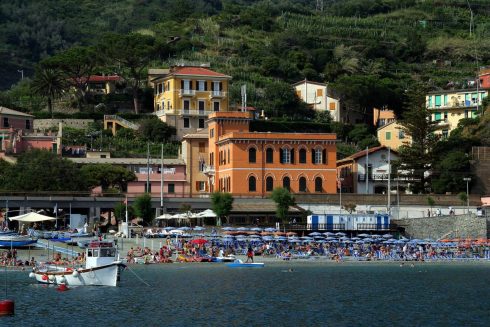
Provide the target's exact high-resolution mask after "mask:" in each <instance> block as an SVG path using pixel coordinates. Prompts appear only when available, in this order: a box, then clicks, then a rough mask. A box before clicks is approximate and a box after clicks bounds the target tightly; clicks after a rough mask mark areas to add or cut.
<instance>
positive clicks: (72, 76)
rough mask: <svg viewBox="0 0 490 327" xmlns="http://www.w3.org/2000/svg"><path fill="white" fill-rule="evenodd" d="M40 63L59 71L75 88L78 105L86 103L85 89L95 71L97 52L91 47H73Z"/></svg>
mask: <svg viewBox="0 0 490 327" xmlns="http://www.w3.org/2000/svg"><path fill="white" fill-rule="evenodd" d="M41 65H43V66H44V67H48V68H51V69H56V70H57V71H58V72H61V73H62V75H63V77H64V78H65V80H67V81H69V83H70V84H71V85H73V86H74V87H75V89H76V97H77V100H78V105H79V107H80V108H81V107H82V105H85V104H86V90H87V84H88V82H89V78H90V75H92V74H94V73H95V72H96V67H97V52H96V51H95V49H94V48H93V47H80V46H77V47H73V48H70V49H68V50H65V51H63V52H60V53H59V54H57V55H55V56H53V57H50V58H47V59H45V60H43V61H42V62H41Z"/></svg>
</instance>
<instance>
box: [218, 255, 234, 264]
mask: <svg viewBox="0 0 490 327" xmlns="http://www.w3.org/2000/svg"><path fill="white" fill-rule="evenodd" d="M235 260H236V258H235V256H234V255H227V256H226V257H223V256H221V257H213V260H212V262H234V261H235Z"/></svg>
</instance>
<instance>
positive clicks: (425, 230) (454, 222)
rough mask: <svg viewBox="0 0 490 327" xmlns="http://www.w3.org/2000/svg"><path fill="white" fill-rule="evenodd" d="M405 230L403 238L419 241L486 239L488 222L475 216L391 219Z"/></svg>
mask: <svg viewBox="0 0 490 327" xmlns="http://www.w3.org/2000/svg"><path fill="white" fill-rule="evenodd" d="M392 223H394V224H396V225H398V227H401V228H403V229H405V236H406V237H410V238H419V239H426V238H432V239H439V238H456V237H458V238H468V237H470V238H479V237H487V230H488V222H487V219H486V218H484V217H476V216H475V215H458V216H441V217H430V218H408V219H392Z"/></svg>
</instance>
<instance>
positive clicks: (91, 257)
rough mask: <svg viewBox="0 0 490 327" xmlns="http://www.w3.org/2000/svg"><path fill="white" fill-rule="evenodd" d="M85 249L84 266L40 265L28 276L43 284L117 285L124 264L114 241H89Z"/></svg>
mask: <svg viewBox="0 0 490 327" xmlns="http://www.w3.org/2000/svg"><path fill="white" fill-rule="evenodd" d="M85 251H86V255H85V258H86V262H85V267H81V268H77V267H67V266H56V265H40V266H36V267H35V268H34V269H33V271H32V272H31V273H30V274H29V277H31V278H35V279H36V280H37V281H38V282H39V283H43V284H56V285H61V284H65V285H66V286H86V285H93V286H117V283H118V281H119V272H120V268H121V267H125V265H124V264H123V263H122V262H121V261H119V255H118V252H117V248H116V246H115V244H114V242H112V241H91V242H90V243H89V244H88V247H87V249H86V250H85Z"/></svg>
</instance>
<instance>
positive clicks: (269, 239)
mask: <svg viewBox="0 0 490 327" xmlns="http://www.w3.org/2000/svg"><path fill="white" fill-rule="evenodd" d="M273 239H274V238H273V237H272V236H263V237H262V240H264V241H272V240H273Z"/></svg>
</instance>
